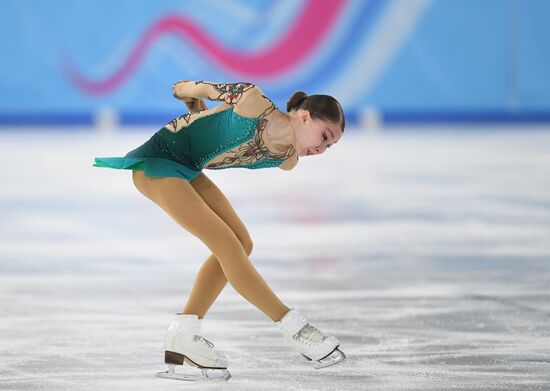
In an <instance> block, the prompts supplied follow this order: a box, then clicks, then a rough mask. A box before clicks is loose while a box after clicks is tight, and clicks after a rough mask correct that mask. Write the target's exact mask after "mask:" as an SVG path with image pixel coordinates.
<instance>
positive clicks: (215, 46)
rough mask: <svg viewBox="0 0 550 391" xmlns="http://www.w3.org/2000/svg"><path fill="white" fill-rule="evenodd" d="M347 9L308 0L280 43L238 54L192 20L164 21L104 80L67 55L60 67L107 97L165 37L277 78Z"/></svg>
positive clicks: (338, 0) (240, 70)
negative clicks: (86, 73)
mask: <svg viewBox="0 0 550 391" xmlns="http://www.w3.org/2000/svg"><path fill="white" fill-rule="evenodd" d="M344 6H345V0H309V1H308V2H307V3H306V4H305V6H304V7H303V9H302V11H301V12H300V14H299V15H298V17H297V18H296V20H295V21H294V23H293V25H292V26H290V28H289V29H288V31H287V32H286V33H285V34H283V35H281V37H280V38H279V39H278V41H276V42H274V43H273V44H272V45H270V46H268V47H266V48H263V49H262V50H260V51H257V52H239V51H235V50H229V49H228V48H225V47H222V46H221V45H220V44H219V43H218V42H216V41H215V40H214V39H212V38H211V37H210V36H209V34H208V33H207V32H206V31H204V30H203V29H201V28H200V27H198V26H197V25H195V24H194V23H193V22H192V21H191V20H189V19H186V18H185V17H182V16H179V15H168V16H165V17H163V18H161V19H159V20H158V21H156V22H155V23H153V25H152V26H151V27H150V28H149V29H148V30H147V31H146V32H145V33H144V34H143V36H142V37H141V38H140V39H139V40H138V42H137V43H136V45H135V46H134V48H133V49H132V51H131V52H130V54H129V56H128V57H127V59H126V60H125V61H124V63H123V64H122V66H121V67H120V68H119V69H118V70H117V71H115V72H114V73H113V74H112V75H110V76H109V77H107V78H105V79H103V80H91V79H89V78H87V77H86V76H84V75H82V73H80V71H79V70H78V69H77V68H76V67H75V66H74V64H73V63H72V61H71V60H70V59H69V58H68V56H64V57H63V58H62V63H61V66H62V68H63V71H64V73H65V75H66V76H67V78H68V79H69V80H70V81H71V83H72V84H74V85H75V86H76V87H77V88H78V89H80V90H82V91H83V92H85V93H87V94H89V95H101V94H106V93H109V92H111V91H113V90H114V89H116V88H117V87H119V86H120V85H121V84H122V83H123V82H124V81H125V80H126V79H128V78H129V77H130V76H131V75H132V74H133V73H134V72H135V71H136V69H137V68H138V66H139V65H140V64H141V62H142V61H143V58H144V57H145V55H146V54H147V52H148V51H149V49H150V48H151V46H152V45H153V44H154V43H155V42H156V41H157V40H158V39H160V38H161V37H162V36H163V35H165V34H174V35H176V36H177V37H178V38H181V39H183V40H189V41H191V43H192V44H194V45H195V46H196V47H197V48H198V50H200V51H201V52H202V53H203V54H204V55H206V56H207V57H208V58H209V59H210V60H212V61H213V62H215V63H216V64H218V66H220V67H222V68H225V69H227V70H228V71H229V72H233V73H234V74H241V75H247V76H250V77H265V76H274V75H277V74H280V73H282V72H285V71H287V70H289V69H291V68H293V67H296V66H297V65H298V64H300V63H301V62H302V61H304V60H305V59H306V58H307V57H308V56H309V55H310V54H311V53H312V52H313V51H314V50H315V49H316V48H317V47H318V46H319V45H320V44H321V43H322V42H323V39H324V38H325V37H326V35H327V33H328V32H329V31H330V30H331V28H332V26H333V25H334V24H335V22H336V20H337V18H338V16H339V15H340V13H341V11H342V9H343V8H344Z"/></svg>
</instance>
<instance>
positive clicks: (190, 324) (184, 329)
mask: <svg viewBox="0 0 550 391" xmlns="http://www.w3.org/2000/svg"><path fill="white" fill-rule="evenodd" d="M169 330H172V331H177V332H178V333H181V334H191V335H195V334H196V335H200V334H201V319H199V317H198V316H197V315H193V314H176V316H175V318H174V320H173V321H172V324H171V325H170V327H169Z"/></svg>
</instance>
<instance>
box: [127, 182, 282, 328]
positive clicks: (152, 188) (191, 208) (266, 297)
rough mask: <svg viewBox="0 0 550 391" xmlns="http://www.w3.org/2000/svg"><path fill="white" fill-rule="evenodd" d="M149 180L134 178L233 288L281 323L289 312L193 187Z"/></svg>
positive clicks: (235, 239) (233, 235)
mask: <svg viewBox="0 0 550 391" xmlns="http://www.w3.org/2000/svg"><path fill="white" fill-rule="evenodd" d="M138 175H139V174H138ZM141 175H142V174H141ZM148 179H150V178H146V177H144V176H143V175H142V176H141V178H140V177H138V176H137V175H136V174H134V183H136V186H138V189H139V188H140V186H139V185H140V184H141V183H142V182H148V183H146V184H145V185H143V186H141V187H142V188H143V190H141V189H140V191H141V192H142V193H143V194H144V195H146V196H147V197H148V198H150V199H151V200H152V201H154V202H155V203H156V204H158V205H159V206H160V207H161V208H162V209H164V210H165V211H166V212H167V213H168V214H169V215H170V216H171V217H172V218H173V219H174V220H175V221H176V222H177V223H178V224H179V225H181V226H182V227H183V228H184V229H186V230H187V231H189V232H190V233H191V234H193V235H195V236H196V237H198V238H199V239H200V240H201V241H202V242H203V243H204V244H205V245H206V246H207V247H208V248H209V249H210V250H211V251H212V253H213V254H214V255H215V256H216V258H217V259H218V261H219V263H220V265H221V268H222V270H223V272H224V274H225V276H226V278H227V279H228V281H229V282H230V283H231V285H232V286H233V288H235V290H236V291H237V292H238V293H239V294H241V295H242V296H243V297H244V298H245V299H246V300H248V301H249V302H250V303H252V304H253V305H254V306H256V307H257V308H259V309H260V310H261V311H262V312H264V313H265V314H266V315H267V316H269V317H270V318H271V319H272V320H273V321H278V320H280V319H281V318H282V317H283V316H284V315H285V314H286V313H287V312H288V311H289V308H288V307H287V306H285V305H284V304H283V303H282V302H281V301H280V300H279V298H278V297H277V296H276V295H275V293H274V292H273V291H272V290H271V289H270V288H269V286H268V285H267V283H266V282H265V280H264V279H263V278H262V276H261V275H260V274H259V273H258V272H257V271H256V269H255V268H254V266H253V265H252V263H251V262H250V260H249V259H248V256H247V254H246V252H245V250H244V248H243V246H242V244H241V242H240V241H239V239H238V237H237V236H236V234H235V233H234V232H233V230H232V229H231V228H230V227H229V226H228V225H227V224H226V223H225V222H224V221H223V220H222V219H221V218H220V217H219V216H218V215H217V214H216V213H215V212H214V211H213V210H212V209H211V208H210V207H209V206H208V205H207V204H206V202H205V201H204V200H203V199H202V198H201V196H200V195H199V194H198V193H197V192H196V190H195V189H194V188H193V186H192V185H191V184H190V183H189V182H187V181H185V180H183V179H180V178H154V181H148ZM136 180H137V181H136Z"/></svg>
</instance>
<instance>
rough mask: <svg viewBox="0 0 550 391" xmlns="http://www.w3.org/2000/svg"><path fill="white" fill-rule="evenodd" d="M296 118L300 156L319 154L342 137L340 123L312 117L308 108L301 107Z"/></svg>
mask: <svg viewBox="0 0 550 391" xmlns="http://www.w3.org/2000/svg"><path fill="white" fill-rule="evenodd" d="M296 119H297V125H296V127H297V128H296V129H295V133H296V147H297V150H298V156H300V157H301V156H309V155H319V154H321V153H323V152H325V151H326V150H327V148H331V147H332V146H333V145H334V144H336V143H337V142H338V140H339V139H340V137H342V129H341V128H340V125H339V124H337V123H334V122H332V121H327V120H321V119H318V118H312V117H311V115H310V113H309V111H308V110H302V109H299V110H298V111H297V113H296Z"/></svg>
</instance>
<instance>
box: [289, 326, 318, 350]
mask: <svg viewBox="0 0 550 391" xmlns="http://www.w3.org/2000/svg"><path fill="white" fill-rule="evenodd" d="M292 338H294V339H295V340H296V341H298V342H300V343H303V344H306V345H318V344H320V343H321V342H323V341H324V340H325V338H327V335H326V334H325V333H323V332H322V331H320V330H318V329H316V328H315V327H313V326H311V325H310V324H309V323H308V324H306V325H305V326H304V327H302V329H301V330H300V331H298V332H297V333H296V334H294V335H293V336H292Z"/></svg>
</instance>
